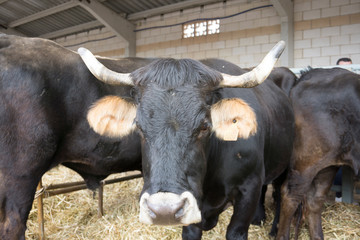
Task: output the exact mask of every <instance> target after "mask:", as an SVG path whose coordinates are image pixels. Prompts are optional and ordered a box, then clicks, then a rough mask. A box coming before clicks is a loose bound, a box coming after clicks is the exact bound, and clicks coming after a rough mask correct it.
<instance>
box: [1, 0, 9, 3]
mask: <svg viewBox="0 0 360 240" xmlns="http://www.w3.org/2000/svg"><path fill="white" fill-rule="evenodd" d="M7 1H8V0H0V4H2V3H4V2H7Z"/></svg>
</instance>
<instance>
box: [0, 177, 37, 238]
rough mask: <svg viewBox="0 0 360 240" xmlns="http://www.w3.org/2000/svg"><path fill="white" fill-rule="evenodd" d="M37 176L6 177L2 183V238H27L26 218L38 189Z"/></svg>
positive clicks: (0, 211)
mask: <svg viewBox="0 0 360 240" xmlns="http://www.w3.org/2000/svg"><path fill="white" fill-rule="evenodd" d="M36 184H37V180H36V178H35V179H33V178H31V179H29V178H27V177H24V178H22V179H13V178H5V181H3V183H0V239H1V240H19V239H25V230H26V220H27V218H28V214H29V212H30V210H31V206H32V202H33V199H34V193H35V189H36Z"/></svg>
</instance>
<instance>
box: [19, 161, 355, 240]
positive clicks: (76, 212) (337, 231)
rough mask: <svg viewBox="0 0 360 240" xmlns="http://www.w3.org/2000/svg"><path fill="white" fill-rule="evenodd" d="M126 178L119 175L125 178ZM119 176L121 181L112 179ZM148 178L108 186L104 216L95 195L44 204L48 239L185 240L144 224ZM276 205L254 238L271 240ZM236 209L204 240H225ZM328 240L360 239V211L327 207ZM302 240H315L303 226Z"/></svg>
mask: <svg viewBox="0 0 360 240" xmlns="http://www.w3.org/2000/svg"><path fill="white" fill-rule="evenodd" d="M120 175H121V174H118V175H116V177H119V176H120ZM111 177H115V176H113V175H112V176H111ZM79 180H81V178H80V177H79V176H78V175H77V174H76V173H74V172H73V171H71V170H69V169H67V168H65V167H61V166H60V167H57V168H55V169H53V170H51V171H49V172H48V173H47V174H46V175H45V176H44V177H43V184H44V185H48V184H50V183H53V184H54V183H62V182H69V181H79ZM141 188H142V179H135V180H130V181H126V182H122V183H115V184H111V185H106V186H105V188H104V213H105V215H104V216H103V217H102V218H98V216H97V198H96V197H95V199H94V198H93V193H92V192H91V191H89V190H81V191H78V192H73V193H68V194H63V195H57V196H53V197H50V198H45V199H44V218H45V232H46V237H47V239H61V240H64V239H91V240H97V239H99V240H100V239H101V240H115V239H129V240H132V239H136V240H138V239H139V240H141V239H144V240H145V239H146V240H148V239H150V240H152V239H154V240H155V239H156V240H158V239H164V240H170V239H181V227H164V226H163V227H159V226H148V225H144V224H141V223H140V222H139V221H138V212H139V206H138V197H139V194H140V191H141ZM272 209H273V205H272V201H271V199H267V203H266V212H267V216H268V219H267V220H266V221H265V222H264V223H263V226H261V227H259V226H252V225H251V226H250V230H249V239H250V240H252V239H271V238H269V236H268V232H269V231H270V228H271V221H272V218H273V211H272ZM231 214H232V208H230V209H228V210H227V211H225V212H224V213H222V214H221V215H220V219H219V223H218V225H217V226H216V227H215V228H214V229H212V230H211V231H208V232H204V234H203V239H211V240H214V239H225V232H226V227H227V225H228V223H229V220H230V216H231ZM27 228H28V230H27V231H26V239H39V235H38V223H37V208H36V203H34V205H33V208H32V210H31V212H30V215H29V220H28V222H27ZM323 230H324V234H325V239H360V207H359V206H355V205H352V204H342V203H327V204H325V208H324V212H323ZM299 239H300V240H305V239H306V240H307V239H309V235H308V231H307V229H306V228H305V226H304V225H303V227H302V228H301V229H300V235H299Z"/></svg>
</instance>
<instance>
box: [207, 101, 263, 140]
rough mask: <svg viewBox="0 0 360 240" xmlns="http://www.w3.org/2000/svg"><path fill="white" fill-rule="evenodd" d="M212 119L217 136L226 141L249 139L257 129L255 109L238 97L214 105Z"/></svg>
mask: <svg viewBox="0 0 360 240" xmlns="http://www.w3.org/2000/svg"><path fill="white" fill-rule="evenodd" d="M211 120H212V125H213V129H212V130H213V131H214V132H215V134H216V137H218V138H219V139H222V140H224V141H236V140H237V139H238V138H243V139H247V138H249V137H250V136H252V135H254V134H255V133H256V131H257V121H256V114H255V112H254V110H253V109H252V108H251V107H250V106H249V105H248V104H247V103H246V102H244V101H243V100H241V99H238V98H232V99H223V100H221V101H220V102H218V103H216V104H214V105H212V107H211Z"/></svg>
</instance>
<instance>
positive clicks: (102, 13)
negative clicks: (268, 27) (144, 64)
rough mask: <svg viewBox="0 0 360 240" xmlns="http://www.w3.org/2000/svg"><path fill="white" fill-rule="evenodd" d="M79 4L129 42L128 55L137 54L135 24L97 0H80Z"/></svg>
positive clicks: (126, 54) (126, 50)
mask: <svg viewBox="0 0 360 240" xmlns="http://www.w3.org/2000/svg"><path fill="white" fill-rule="evenodd" d="M79 5H80V6H81V7H83V8H84V9H86V10H87V11H88V12H89V13H91V14H92V15H93V16H94V17H95V18H96V19H97V20H98V21H100V22H101V23H102V24H104V25H105V26H106V27H108V28H109V29H111V30H112V31H113V32H114V33H115V34H116V35H117V36H119V37H120V38H122V39H124V40H125V41H126V42H127V43H128V47H127V48H125V56H126V57H135V56H136V35H135V32H134V30H135V26H134V24H132V23H130V22H129V21H127V20H126V19H124V18H122V17H121V16H119V15H118V14H116V13H115V12H113V11H112V10H110V9H109V8H107V7H105V6H104V5H103V4H101V3H99V2H98V1H97V0H86V1H82V0H79Z"/></svg>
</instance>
